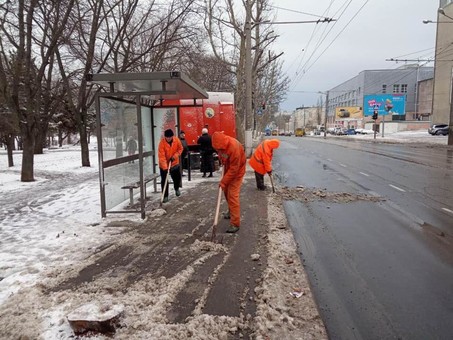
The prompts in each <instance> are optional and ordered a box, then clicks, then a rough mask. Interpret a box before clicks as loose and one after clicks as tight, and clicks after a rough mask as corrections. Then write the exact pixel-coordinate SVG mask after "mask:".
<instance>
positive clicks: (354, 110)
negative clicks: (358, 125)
mask: <svg viewBox="0 0 453 340" xmlns="http://www.w3.org/2000/svg"><path fill="white" fill-rule="evenodd" d="M360 118H363V110H362V107H360V106H345V107H336V108H335V120H348V119H360Z"/></svg>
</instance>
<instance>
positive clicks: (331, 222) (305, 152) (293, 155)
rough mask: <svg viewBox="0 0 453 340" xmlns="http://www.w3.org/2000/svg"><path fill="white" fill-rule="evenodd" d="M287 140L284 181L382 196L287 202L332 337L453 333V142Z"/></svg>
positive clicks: (280, 162)
mask: <svg viewBox="0 0 453 340" xmlns="http://www.w3.org/2000/svg"><path fill="white" fill-rule="evenodd" d="M281 141H282V143H281V146H280V148H279V149H278V150H277V151H276V152H275V154H274V161H273V164H274V172H275V173H276V176H277V178H278V179H279V181H280V184H281V185H283V186H289V187H295V186H304V187H308V188H320V189H326V190H327V191H332V192H349V193H365V194H369V195H376V196H380V197H382V200H381V201H380V202H371V201H357V202H352V203H339V202H332V201H331V202H327V201H323V200H319V201H316V202H304V203H302V202H299V201H286V202H285V203H284V206H285V211H286V214H287V217H288V221H289V223H290V225H291V228H292V229H293V232H294V235H295V239H296V242H297V244H298V246H299V251H300V253H301V257H302V260H303V261H304V265H305V269H306V271H307V274H308V276H309V279H310V282H311V285H312V288H313V292H314V294H315V298H316V301H317V303H318V306H319V309H320V313H321V316H322V318H323V320H324V322H325V324H326V327H327V330H328V333H329V336H330V338H331V339H453V178H452V177H453V150H451V149H450V150H449V149H447V148H445V147H442V146H430V147H428V146H418V147H413V146H410V145H404V144H377V143H367V142H363V141H360V142H355V141H345V140H340V139H336V140H333V139H332V140H331V139H327V140H324V139H322V138H295V137H285V138H281Z"/></svg>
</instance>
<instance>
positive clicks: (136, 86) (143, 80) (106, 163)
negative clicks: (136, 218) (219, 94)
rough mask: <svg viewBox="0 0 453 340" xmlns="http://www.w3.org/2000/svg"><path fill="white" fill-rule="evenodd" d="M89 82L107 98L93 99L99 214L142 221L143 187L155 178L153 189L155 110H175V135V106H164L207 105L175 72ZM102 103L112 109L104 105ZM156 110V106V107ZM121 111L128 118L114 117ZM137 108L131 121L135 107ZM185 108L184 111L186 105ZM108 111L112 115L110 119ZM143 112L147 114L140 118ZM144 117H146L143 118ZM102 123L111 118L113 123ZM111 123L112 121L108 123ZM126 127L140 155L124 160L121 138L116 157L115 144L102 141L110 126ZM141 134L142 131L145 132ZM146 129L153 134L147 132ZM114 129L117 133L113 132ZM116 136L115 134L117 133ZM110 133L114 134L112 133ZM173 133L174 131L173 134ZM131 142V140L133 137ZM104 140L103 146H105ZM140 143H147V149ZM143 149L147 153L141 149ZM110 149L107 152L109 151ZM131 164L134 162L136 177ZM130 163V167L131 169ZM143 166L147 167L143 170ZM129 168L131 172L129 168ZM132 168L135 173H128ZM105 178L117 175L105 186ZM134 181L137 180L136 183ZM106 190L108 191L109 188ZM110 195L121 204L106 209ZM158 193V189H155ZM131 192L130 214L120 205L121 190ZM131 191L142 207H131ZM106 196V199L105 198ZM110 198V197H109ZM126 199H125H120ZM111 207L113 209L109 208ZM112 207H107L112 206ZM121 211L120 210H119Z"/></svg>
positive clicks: (99, 95)
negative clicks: (137, 194)
mask: <svg viewBox="0 0 453 340" xmlns="http://www.w3.org/2000/svg"><path fill="white" fill-rule="evenodd" d="M87 80H88V81H90V82H92V83H95V84H98V85H100V86H102V87H103V88H104V89H107V91H106V92H102V91H99V92H98V93H96V95H95V106H96V121H97V139H98V161H99V184H100V196H101V214H102V217H105V216H106V215H107V213H141V218H142V219H144V218H145V200H146V183H147V182H148V181H149V178H150V175H151V176H152V177H153V178H154V183H156V182H155V180H156V178H157V176H158V172H157V168H156V167H157V165H158V162H157V161H156V152H155V150H156V148H157V145H156V141H157V139H156V138H159V139H160V134H159V136H157V135H156V130H157V131H160V132H162V131H161V130H159V129H160V128H161V127H157V126H156V125H155V124H156V122H155V111H154V110H155V108H156V107H158V108H160V109H162V108H168V107H171V108H176V110H177V111H176V112H177V114H176V124H175V129H176V128H179V106H180V105H170V106H166V105H165V103H164V101H165V100H168V99H173V100H174V99H176V100H179V99H193V106H199V105H200V104H197V99H207V98H208V94H207V93H206V91H205V90H203V89H202V88H201V87H200V86H198V85H197V84H196V83H195V82H193V81H192V80H191V79H190V78H188V77H187V76H186V75H185V74H183V73H181V72H179V71H169V72H150V73H111V74H90V75H88V76H87ZM106 102H109V103H110V106H108V105H105V103H106ZM156 104H157V105H158V106H156ZM119 106H127V108H126V109H125V108H124V107H123V108H122V110H123V111H122V113H123V114H124V112H125V111H127V114H128V116H127V117H125V116H121V117H118V116H114V115H115V109H117V110H118V107H119ZM134 106H135V113H136V114H135V117H134V114H133V112H132V111H133V110H132V109H133V107H134ZM185 106H187V105H185ZM109 111H111V112H113V113H112V114H111V115H110V116H108V115H109ZM144 111H146V112H144ZM144 115H146V116H144ZM106 117H110V118H111V117H114V118H112V119H111V121H109V120H108V118H106ZM143 117H145V118H146V119H147V120H148V123H147V124H148V125H146V126H143ZM112 121H115V122H114V123H112ZM109 124H110V125H111V126H113V124H116V125H115V126H119V125H121V126H124V125H125V124H129V125H128V126H127V129H129V130H127V129H125V128H122V129H123V130H125V131H133V132H134V133H136V139H137V147H138V148H137V150H138V153H136V154H132V155H125V156H123V154H122V151H123V147H124V139H125V135H124V134H121V135H120V136H118V135H117V136H116V137H112V138H110V139H111V140H114V142H115V143H117V144H116V146H115V147H116V155H115V153H114V148H113V142H110V143H112V144H110V145H109V144H108V140H109V137H110V136H103V129H104V130H105V127H106V126H108V125H109ZM144 128H145V130H144ZM147 128H149V129H151V131H148V130H146V129H147ZM117 129H118V128H117ZM118 131H119V130H118ZM110 132H112V130H110ZM175 133H177V131H175ZM131 138H132V137H131ZM106 140H107V142H106ZM144 141H145V142H146V141H147V142H148V143H147V144H145V143H144ZM144 145H146V148H144ZM109 146H112V147H110V149H109ZM135 160H138V173H137V168H136V163H135ZM131 163H133V164H131ZM145 163H146V164H145ZM128 167H129V168H128ZM130 167H133V169H132V170H131V169H130ZM106 172H110V173H115V176H113V175H109V178H108V179H107V180H106ZM114 177H115V180H113V178H114ZM137 177H138V178H137ZM131 178H134V183H135V186H134V185H130V184H129V186H125V184H126V182H128V181H130V180H131ZM108 186H110V187H108ZM107 187H108V188H109V190H113V191H114V192H115V193H116V194H115V195H116V196H118V192H120V193H123V194H122V195H123V199H121V197H117V198H116V201H119V200H123V203H122V204H117V205H115V206H114V207H112V206H111V207H107V201H108V199H111V197H106V195H107V193H106V188H107ZM154 187H155V189H156V184H155V185H154ZM125 188H128V189H130V204H131V207H130V208H132V209H128V210H126V209H124V207H123V206H124V202H125V201H127V192H125V191H124V190H123V191H121V190H120V189H125ZM133 188H137V189H140V199H139V202H140V206H139V209H138V207H135V208H134V207H133V206H132V203H133ZM109 195H110V194H109ZM111 196H114V195H111ZM124 198H125V199H124ZM112 204H113V203H112ZM112 204H110V205H112ZM118 207H119V208H118Z"/></svg>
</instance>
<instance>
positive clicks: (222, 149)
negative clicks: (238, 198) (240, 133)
mask: <svg viewBox="0 0 453 340" xmlns="http://www.w3.org/2000/svg"><path fill="white" fill-rule="evenodd" d="M212 146H213V147H214V149H216V150H217V152H218V154H219V157H220V159H221V160H222V164H223V165H224V167H225V172H224V175H223V178H222V181H221V183H222V185H224V186H228V184H230V183H231V182H232V181H233V180H234V179H238V178H242V177H243V176H244V175H245V165H246V161H247V159H246V157H245V152H244V147H243V146H242V144H241V143H239V141H238V140H237V139H236V138H233V137H230V136H227V135H225V134H224V133H222V132H218V131H217V132H214V134H213V135H212Z"/></svg>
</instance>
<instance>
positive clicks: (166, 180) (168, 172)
mask: <svg viewBox="0 0 453 340" xmlns="http://www.w3.org/2000/svg"><path fill="white" fill-rule="evenodd" d="M170 169H171V161H170V163H168V171H167V176H165V184H164V187H163V189H162V197H161V198H160V205H159V207H161V208H162V203H163V202H164V196H165V190H166V189H167V184H168V175H169V174H170Z"/></svg>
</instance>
